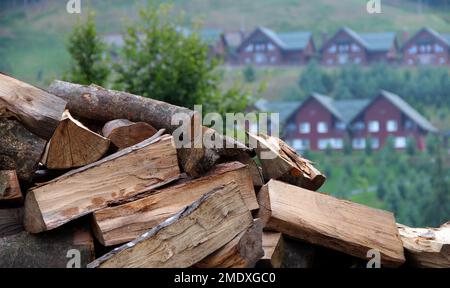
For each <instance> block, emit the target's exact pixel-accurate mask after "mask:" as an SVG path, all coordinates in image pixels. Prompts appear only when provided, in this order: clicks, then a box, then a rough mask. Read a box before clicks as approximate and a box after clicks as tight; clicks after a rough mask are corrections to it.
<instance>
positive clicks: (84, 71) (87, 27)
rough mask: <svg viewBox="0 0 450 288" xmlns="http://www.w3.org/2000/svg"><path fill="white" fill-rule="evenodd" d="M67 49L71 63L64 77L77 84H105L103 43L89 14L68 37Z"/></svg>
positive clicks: (107, 71) (106, 70)
mask: <svg viewBox="0 0 450 288" xmlns="http://www.w3.org/2000/svg"><path fill="white" fill-rule="evenodd" d="M67 49H68V51H69V53H70V55H71V57H72V65H71V68H70V70H69V71H68V73H66V75H65V76H64V78H65V79H66V80H68V81H71V82H75V83H79V84H91V83H95V84H97V85H103V84H105V82H106V80H107V78H108V75H109V67H108V64H107V61H106V60H105V59H104V55H105V45H104V44H103V43H102V41H101V40H100V38H99V37H98V35H97V29H96V25H95V19H94V15H93V14H89V15H88V18H87V20H86V22H85V23H78V24H77V25H76V26H75V28H74V29H73V31H72V34H71V35H70V37H69V43H68V45H67Z"/></svg>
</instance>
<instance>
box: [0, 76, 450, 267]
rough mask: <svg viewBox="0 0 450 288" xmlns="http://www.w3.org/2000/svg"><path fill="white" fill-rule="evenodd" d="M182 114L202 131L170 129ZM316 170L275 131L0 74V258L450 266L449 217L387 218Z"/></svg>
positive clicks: (13, 261)
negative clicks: (222, 124)
mask: <svg viewBox="0 0 450 288" xmlns="http://www.w3.org/2000/svg"><path fill="white" fill-rule="evenodd" d="M180 114H182V115H185V118H187V119H188V120H190V121H189V122H188V123H190V124H189V126H188V127H187V130H189V131H191V132H192V131H201V133H196V132H193V133H192V135H191V136H190V137H184V136H183V139H180V135H178V134H177V133H175V132H176V131H177V129H178V128H180V125H181V124H178V123H175V124H174V122H176V121H173V119H174V118H176V117H174V116H175V115H180ZM205 135H206V136H207V137H210V139H213V140H214V141H216V142H217V141H219V142H220V143H222V144H224V147H225V148H220V147H207V146H206V145H202V143H203V139H204V136H205ZM180 141H182V142H187V144H191V146H190V147H187V146H184V148H183V147H181V148H179V146H178V145H175V143H179V142H180ZM185 144H186V143H185ZM199 144H200V145H199ZM250 144H251V145H250ZM249 147H256V149H251V148H249ZM325 180H326V178H325V176H324V175H323V174H322V173H321V172H320V171H319V170H317V169H316V168H315V167H314V166H313V163H312V162H310V161H309V160H307V159H304V158H302V157H301V156H300V155H298V154H297V153H296V152H295V151H294V150H293V149H292V148H290V147H289V146H288V145H287V144H286V143H284V142H283V141H282V140H280V139H278V138H276V137H272V136H267V135H264V134H260V135H252V134H248V143H246V144H243V143H239V142H237V141H236V140H234V139H231V138H228V137H225V136H223V135H220V134H218V133H217V132H216V131H214V130H212V129H210V128H207V127H202V126H201V119H200V116H199V115H198V114H197V113H196V112H194V111H191V110H189V109H186V108H183V107H178V106H174V105H171V104H168V103H164V102H161V101H156V100H152V99H149V98H143V97H140V96H136V95H132V94H129V93H126V92H120V91H112V90H107V89H104V88H102V87H99V86H96V85H90V86H82V85H77V84H72V83H67V82H62V81H55V82H53V83H52V84H51V86H50V87H49V89H48V91H44V90H42V89H39V88H36V87H34V86H31V85H29V84H26V83H24V82H22V81H19V80H17V79H14V78H12V77H9V76H7V75H3V74H0V207H1V208H0V267H197V268H216V267H222V268H238V267H274V268H276V267H321V266H325V265H341V266H348V267H352V266H356V267H359V266H364V267H365V263H367V262H368V261H369V260H370V259H371V257H373V255H372V254H373V253H375V254H376V253H379V256H380V257H379V261H380V263H381V265H382V266H385V267H398V266H400V265H405V264H404V263H405V256H406V265H408V264H409V265H414V266H420V267H449V266H450V257H449V249H450V248H449V247H450V237H449V229H450V226H449V224H447V225H444V226H442V227H441V228H440V229H413V228H409V227H406V226H403V225H400V224H396V222H395V218H394V216H393V214H392V213H389V212H386V211H381V210H377V209H372V208H369V207H366V206H363V205H359V204H356V203H352V202H349V201H344V200H340V199H336V198H334V197H331V196H329V195H326V194H321V193H318V192H314V191H316V190H318V189H319V188H320V187H321V186H322V185H323V183H324V182H325ZM397 225H398V226H397ZM371 251H372V252H371ZM77 255H78V258H77V257H75V256H77ZM77 259H79V260H80V261H79V263H77V261H76V260H77Z"/></svg>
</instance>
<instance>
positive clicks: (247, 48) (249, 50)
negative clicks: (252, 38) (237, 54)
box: [245, 44, 253, 52]
mask: <svg viewBox="0 0 450 288" xmlns="http://www.w3.org/2000/svg"><path fill="white" fill-rule="evenodd" d="M245 51H246V52H253V44H250V45H248V46H247V47H246V48H245Z"/></svg>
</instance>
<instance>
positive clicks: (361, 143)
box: [352, 138, 366, 149]
mask: <svg viewBox="0 0 450 288" xmlns="http://www.w3.org/2000/svg"><path fill="white" fill-rule="evenodd" d="M352 146H353V149H364V148H366V139H365V138H355V139H353V141H352Z"/></svg>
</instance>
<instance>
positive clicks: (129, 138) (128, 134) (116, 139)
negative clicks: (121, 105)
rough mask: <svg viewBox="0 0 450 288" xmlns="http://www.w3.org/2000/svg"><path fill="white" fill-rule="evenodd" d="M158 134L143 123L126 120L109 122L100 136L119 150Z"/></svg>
mask: <svg viewBox="0 0 450 288" xmlns="http://www.w3.org/2000/svg"><path fill="white" fill-rule="evenodd" d="M156 132H158V131H157V130H156V129H155V128H153V126H152V125H150V124H148V123H145V122H137V123H136V122H131V121H129V120H127V119H117V120H113V121H109V122H107V123H106V124H105V126H103V129H102V135H103V136H105V137H106V138H108V139H110V140H111V142H112V143H113V144H114V145H115V146H116V147H117V148H119V149H120V150H121V149H124V148H127V147H130V146H133V145H136V144H138V143H140V142H142V141H144V140H145V139H148V138H150V137H152V136H153V135H155V134H156Z"/></svg>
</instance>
